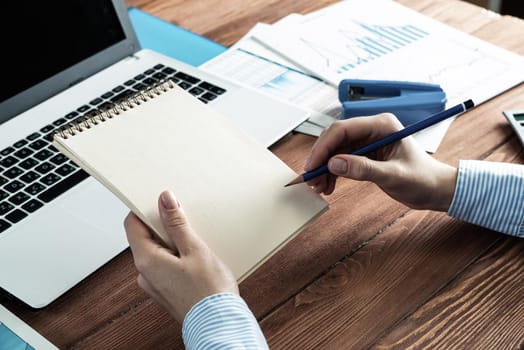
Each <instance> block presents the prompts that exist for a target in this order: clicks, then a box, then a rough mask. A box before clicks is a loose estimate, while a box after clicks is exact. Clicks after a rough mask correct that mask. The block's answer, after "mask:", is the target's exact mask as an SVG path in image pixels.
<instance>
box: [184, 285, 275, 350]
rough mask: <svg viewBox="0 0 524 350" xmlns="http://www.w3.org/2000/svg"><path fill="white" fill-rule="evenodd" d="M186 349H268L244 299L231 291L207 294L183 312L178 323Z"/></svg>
mask: <svg viewBox="0 0 524 350" xmlns="http://www.w3.org/2000/svg"><path fill="white" fill-rule="evenodd" d="M182 338H183V340H184V344H185V346H186V349H187V350H192V349H269V347H268V345H267V343H266V340H265V338H264V335H263V334H262V330H261V329H260V326H259V325H258V322H257V320H256V318H255V316H253V313H252V312H251V311H250V310H249V308H248V306H247V304H246V303H245V302H244V300H243V299H242V298H241V297H240V296H238V295H237V294H233V293H218V294H213V295H211V296H208V297H206V298H204V299H202V300H201V301H199V302H198V303H197V304H195V305H194V306H193V307H192V308H191V310H189V312H188V313H187V315H186V317H185V319H184V322H183V325H182Z"/></svg>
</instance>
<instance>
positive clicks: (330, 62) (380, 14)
mask: <svg viewBox="0 0 524 350" xmlns="http://www.w3.org/2000/svg"><path fill="white" fill-rule="evenodd" d="M253 39H255V40H256V41H258V42H259V43H260V44H262V45H264V46H265V47H266V48H267V49H270V50H273V51H275V52H277V53H278V54H279V55H281V56H283V57H285V58H286V59H288V60H289V61H290V62H292V63H294V64H296V65H297V66H298V67H299V68H300V69H302V70H304V71H306V72H309V73H310V74H313V75H315V76H317V77H320V78H322V79H324V80H325V81H326V82H328V83H330V84H332V85H333V86H337V85H338V82H339V81H340V80H342V79H345V78H352V79H380V80H404V81H421V82H428V83H436V84H439V85H440V86H441V87H442V88H443V89H444V91H445V92H446V95H447V98H448V104H447V106H448V107H449V106H452V105H455V104H457V103H460V102H462V101H465V100H467V99H470V98H471V99H472V100H473V101H474V102H475V104H477V105H478V104H480V103H482V102H484V101H486V100H487V99H489V98H491V97H493V96H495V95H497V94H499V93H501V92H503V91H505V90H507V89H509V88H511V87H513V86H515V85H516V84H519V83H521V82H522V81H523V77H524V58H523V57H522V56H520V55H517V54H515V53H512V52H510V51H507V50H504V49H502V48H499V47H497V46H494V45H491V44H489V43H487V42H485V41H482V40H480V39H478V38H475V37H473V36H471V35H468V34H466V33H463V32H460V31H458V30H456V29H453V28H451V27H449V26H447V25H445V24H443V23H441V22H438V21H436V20H433V19H431V18H429V17H427V16H424V15H422V14H420V13H418V12H416V11H413V10H411V9H409V8H407V7H405V6H402V5H400V4H398V3H396V2H394V1H390V0H368V1H357V0H346V1H342V2H339V3H336V4H334V5H331V6H329V7H326V8H324V9H322V10H320V11H316V12H314V13H311V14H309V15H305V16H301V15H297V14H293V15H292V16H288V17H287V18H286V19H285V20H283V21H279V22H278V23H277V24H275V25H273V26H266V27H264V28H261V30H258V31H257V32H256V33H254V35H253ZM452 121H453V119H449V120H446V121H444V122H441V123H439V124H438V125H435V126H433V127H431V128H429V129H426V130H424V131H421V132H419V133H418V134H417V135H415V137H416V138H417V140H418V141H419V143H421V144H422V146H423V147H424V149H426V150H427V151H429V152H434V151H436V150H437V148H438V146H439V144H440V142H441V141H442V138H443V137H444V136H445V133H446V131H447V129H448V127H449V125H450V124H451V122H452Z"/></svg>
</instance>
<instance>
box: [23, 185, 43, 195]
mask: <svg viewBox="0 0 524 350" xmlns="http://www.w3.org/2000/svg"><path fill="white" fill-rule="evenodd" d="M45 188H46V187H45V186H44V185H42V184H41V183H40V182H35V183H34V184H32V185H29V186H28V187H26V189H25V191H26V192H27V193H29V194H30V195H32V196H35V195H37V194H38V193H40V192H42V191H43V190H45Z"/></svg>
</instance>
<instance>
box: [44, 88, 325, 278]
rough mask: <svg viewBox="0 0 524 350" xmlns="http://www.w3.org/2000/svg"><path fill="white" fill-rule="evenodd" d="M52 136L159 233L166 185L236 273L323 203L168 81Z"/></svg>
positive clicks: (262, 151)
mask: <svg viewBox="0 0 524 350" xmlns="http://www.w3.org/2000/svg"><path fill="white" fill-rule="evenodd" d="M53 143H54V145H55V146H56V147H57V148H58V149H59V150H60V151H61V152H62V153H64V154H65V155H66V156H68V157H69V158H71V159H72V160H73V161H74V162H76V163H77V164H78V165H80V167H82V168H83V169H84V170H85V171H86V172H88V173H89V174H90V175H92V176H93V177H94V178H95V179H97V180H98V181H99V182H101V183H102V184H103V185H104V186H106V187H107V188H108V189H109V190H110V191H112V192H113V193H114V194H115V195H116V196H117V197H118V198H119V199H120V200H122V201H123V202H124V203H125V204H126V205H127V206H128V208H129V209H130V210H132V211H133V212H134V213H135V214H137V216H139V217H140V218H141V219H142V221H143V222H145V223H146V224H148V225H149V226H150V227H151V228H152V229H153V230H154V231H155V232H156V233H158V235H159V236H160V237H162V238H165V237H166V236H165V232H164V229H163V227H162V224H161V222H160V218H159V216H158V207H157V202H158V195H159V194H160V193H161V192H162V191H163V190H166V189H171V190H172V191H173V192H174V193H175V195H176V197H177V198H178V199H179V201H180V202H181V204H182V206H183V208H184V210H185V212H186V214H187V216H188V218H189V220H190V222H191V225H192V226H193V227H194V228H195V230H196V232H197V233H198V234H199V235H201V236H202V237H203V239H204V240H205V242H206V243H207V244H208V245H209V246H210V247H211V249H213V251H215V252H216V253H217V254H218V256H219V257H220V258H222V259H223V260H224V261H225V263H226V264H227V265H228V266H229V267H230V268H231V269H232V270H233V273H234V274H235V276H236V278H237V280H238V281H242V280H243V279H244V278H245V277H247V276H248V275H249V274H250V273H251V272H252V271H253V270H254V269H256V268H257V267H258V266H259V265H260V264H261V263H262V262H264V261H265V260H266V259H267V258H268V257H270V256H271V255H272V254H273V253H274V252H275V251H277V250H278V249H279V248H280V247H281V246H282V245H284V244H285V243H286V242H287V241H288V240H290V239H291V238H292V237H293V236H294V235H295V234H297V233H298V232H300V230H301V229H303V228H304V227H305V226H306V225H307V224H308V223H310V222H311V221H312V220H314V219H315V218H316V217H317V216H318V215H320V214H321V213H322V212H323V211H325V210H326V209H327V208H328V205H327V203H326V201H325V200H324V199H323V198H322V197H321V196H320V195H318V194H317V193H315V192H314V191H313V190H312V189H310V188H309V187H308V186H307V185H305V184H303V185H301V186H292V187H284V185H285V184H286V183H287V182H289V180H290V179H292V178H294V177H295V176H296V174H295V172H294V171H292V170H291V169H290V168H289V167H288V166H287V165H286V164H285V163H283V162H282V161H281V160H280V159H279V158H277V157H276V156H275V155H274V154H273V153H271V152H270V151H269V150H268V149H267V148H265V147H264V146H262V145H260V144H259V143H258V142H257V141H255V139H254V138H252V137H251V136H250V135H248V134H247V133H245V132H244V131H242V130H241V129H240V128H238V126H236V125H235V124H233V123H232V122H231V121H230V119H229V118H227V117H225V116H224V115H223V114H220V113H219V112H217V111H215V110H214V109H213V108H212V107H211V106H209V105H206V104H204V103H202V102H200V101H199V100H198V99H196V98H195V97H193V96H192V95H190V94H189V93H187V92H186V91H185V90H183V89H181V88H179V87H178V86H177V85H175V84H172V83H171V82H164V83H161V84H159V85H157V86H155V87H153V88H151V89H149V90H146V91H144V92H142V93H139V94H138V95H135V96H133V97H131V98H129V99H128V100H127V101H125V102H123V103H120V104H117V105H116V106H115V107H114V108H112V109H110V110H108V111H107V112H100V113H99V114H97V115H95V116H92V117H91V118H90V119H87V120H85V121H83V122H80V123H77V124H75V125H72V126H69V127H67V128H63V129H61V130H60V131H59V132H58V133H56V134H55V137H54V142H53Z"/></svg>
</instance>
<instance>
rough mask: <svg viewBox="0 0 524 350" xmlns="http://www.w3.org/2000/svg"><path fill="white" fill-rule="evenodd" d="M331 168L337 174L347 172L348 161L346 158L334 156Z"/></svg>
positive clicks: (330, 163) (330, 164)
mask: <svg viewBox="0 0 524 350" xmlns="http://www.w3.org/2000/svg"><path fill="white" fill-rule="evenodd" d="M329 168H330V169H331V170H332V171H333V172H335V173H337V174H345V173H346V172H347V171H348V163H347V162H346V161H345V160H344V159H340V158H334V159H332V160H331V161H330V162H329Z"/></svg>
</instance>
